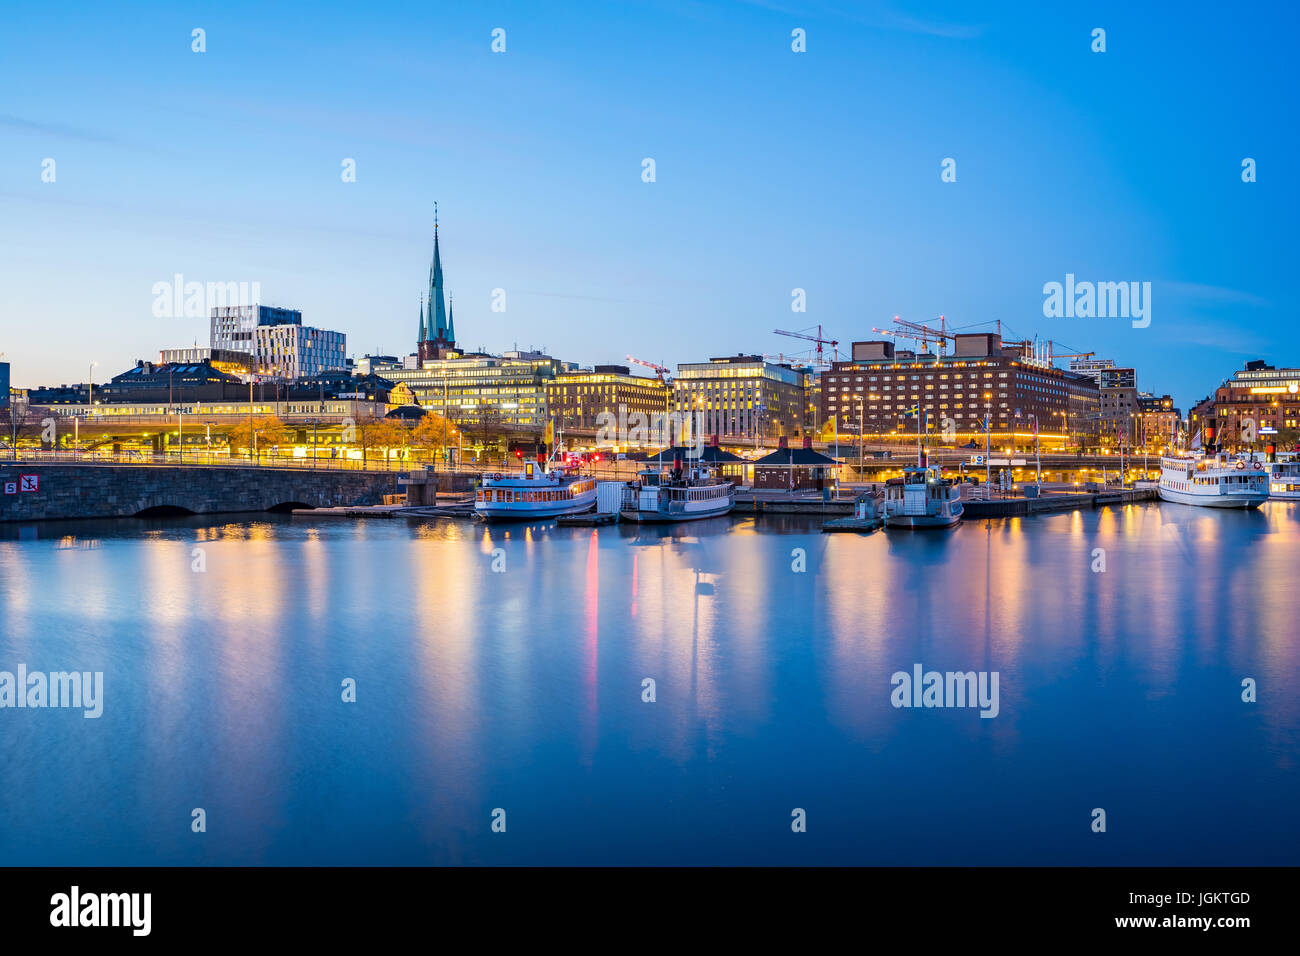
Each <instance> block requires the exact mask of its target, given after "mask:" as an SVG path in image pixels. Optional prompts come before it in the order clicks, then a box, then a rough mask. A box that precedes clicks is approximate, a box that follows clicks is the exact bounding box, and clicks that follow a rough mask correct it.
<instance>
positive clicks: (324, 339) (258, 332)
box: [253, 325, 347, 381]
mask: <svg viewBox="0 0 1300 956" xmlns="http://www.w3.org/2000/svg"><path fill="white" fill-rule="evenodd" d="M253 361H254V362H255V363H256V365H257V371H258V374H260V375H269V376H271V377H272V378H277V379H285V380H289V381H291V380H293V379H297V378H310V377H311V376H313V375H319V374H320V373H321V372H328V371H331V370H334V369H346V368H347V336H346V335H344V334H343V333H342V332H329V331H326V330H325V329H316V328H312V327H311V326H309V325H259V326H258V327H257V328H256V329H254V330H253Z"/></svg>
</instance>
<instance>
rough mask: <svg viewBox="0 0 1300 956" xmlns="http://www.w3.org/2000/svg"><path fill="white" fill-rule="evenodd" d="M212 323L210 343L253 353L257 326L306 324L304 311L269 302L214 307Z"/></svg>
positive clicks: (213, 345) (211, 317) (219, 346)
mask: <svg viewBox="0 0 1300 956" xmlns="http://www.w3.org/2000/svg"><path fill="white" fill-rule="evenodd" d="M210 324H211V332H210V336H209V341H208V344H209V345H210V346H211V347H212V348H214V349H224V350H226V351H231V352H248V353H252V352H254V342H255V339H256V336H255V334H254V333H255V332H256V330H257V329H259V328H269V327H273V326H277V325H302V313H301V312H300V311H298V310H297V309H280V308H276V307H274V306H269V305H224V306H214V307H213V309H212V313H211V316H210Z"/></svg>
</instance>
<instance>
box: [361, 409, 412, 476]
mask: <svg viewBox="0 0 1300 956" xmlns="http://www.w3.org/2000/svg"><path fill="white" fill-rule="evenodd" d="M409 440H410V433H409V432H408V431H407V430H406V429H405V428H404V427H402V426H401V425H400V424H398V423H397V422H395V421H393V420H392V419H391V418H378V417H376V418H364V419H362V420H361V421H359V422H357V444H358V445H360V446H361V464H362V465H365V463H366V451H367V450H368V449H371V448H382V449H384V451H385V452H387V451H389V450H390V449H393V448H405V447H406V445H407V443H408V442H409Z"/></svg>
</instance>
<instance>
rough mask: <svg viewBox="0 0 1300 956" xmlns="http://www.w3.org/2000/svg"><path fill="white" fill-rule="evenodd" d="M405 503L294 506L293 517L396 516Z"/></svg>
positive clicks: (404, 508) (402, 509) (404, 509)
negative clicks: (318, 506) (328, 506)
mask: <svg viewBox="0 0 1300 956" xmlns="http://www.w3.org/2000/svg"><path fill="white" fill-rule="evenodd" d="M406 510H407V508H406V506H405V505H342V506H340V507H334V508H294V509H293V511H292V512H291V514H292V515H293V516H294V517H295V518H396V517H398V516H400V514H401V513H402V512H403V511H406Z"/></svg>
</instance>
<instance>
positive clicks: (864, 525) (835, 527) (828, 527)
mask: <svg viewBox="0 0 1300 956" xmlns="http://www.w3.org/2000/svg"><path fill="white" fill-rule="evenodd" d="M884 526H885V522H884V519H882V518H855V517H853V516H851V515H850V516H849V517H847V518H832V519H831V520H830V521H823V522H822V531H823V532H826V531H856V532H858V533H859V534H863V533H870V532H872V531H878V530H879V529H881V528H883V527H884Z"/></svg>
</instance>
